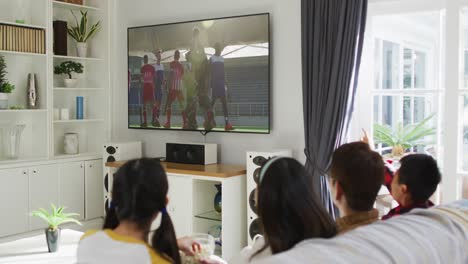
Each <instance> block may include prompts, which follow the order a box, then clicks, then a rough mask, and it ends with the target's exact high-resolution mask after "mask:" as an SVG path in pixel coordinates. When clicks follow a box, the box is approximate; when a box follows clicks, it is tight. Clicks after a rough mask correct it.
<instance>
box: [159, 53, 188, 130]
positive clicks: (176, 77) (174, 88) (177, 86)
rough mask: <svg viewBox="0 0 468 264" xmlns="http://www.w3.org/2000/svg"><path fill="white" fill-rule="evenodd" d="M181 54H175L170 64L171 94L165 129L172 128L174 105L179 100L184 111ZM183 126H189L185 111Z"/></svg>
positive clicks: (168, 98)
mask: <svg viewBox="0 0 468 264" xmlns="http://www.w3.org/2000/svg"><path fill="white" fill-rule="evenodd" d="M179 59H180V52H179V51H178V50H176V51H175V52H174V60H173V61H172V62H171V64H170V68H171V72H170V82H169V87H170V88H169V89H170V90H169V94H168V97H167V103H166V123H165V124H164V127H165V128H171V114H172V103H173V102H174V101H175V100H177V101H178V102H179V107H180V109H184V106H183V104H184V94H183V91H182V78H183V76H184V66H182V64H181V63H180V62H179ZM182 119H183V125H182V127H186V126H187V116H186V114H185V111H182Z"/></svg>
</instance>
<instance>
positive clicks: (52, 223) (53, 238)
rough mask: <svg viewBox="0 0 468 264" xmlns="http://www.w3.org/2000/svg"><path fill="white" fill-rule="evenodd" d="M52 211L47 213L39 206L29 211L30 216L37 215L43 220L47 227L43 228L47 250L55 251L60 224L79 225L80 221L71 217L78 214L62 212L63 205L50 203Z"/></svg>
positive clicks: (58, 238) (57, 245)
mask: <svg viewBox="0 0 468 264" xmlns="http://www.w3.org/2000/svg"><path fill="white" fill-rule="evenodd" d="M51 207H52V212H51V213H49V212H47V210H45V209H43V208H40V209H39V210H37V211H33V212H31V215H32V216H37V217H39V218H41V219H42V220H44V221H45V222H46V223H47V225H48V227H47V228H46V229H45V234H46V239H47V247H48V248H49V252H56V251H57V250H58V247H59V243H60V228H59V226H60V225H61V224H65V223H75V224H78V225H81V223H80V222H79V221H78V220H76V219H74V218H72V216H78V215H79V214H74V213H64V212H63V211H64V210H65V207H63V206H61V207H57V206H55V205H54V204H52V205H51Z"/></svg>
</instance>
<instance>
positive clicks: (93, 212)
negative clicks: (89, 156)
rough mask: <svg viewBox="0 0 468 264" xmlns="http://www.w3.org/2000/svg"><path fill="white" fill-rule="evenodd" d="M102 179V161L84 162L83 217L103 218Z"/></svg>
mask: <svg viewBox="0 0 468 264" xmlns="http://www.w3.org/2000/svg"><path fill="white" fill-rule="evenodd" d="M102 197H104V177H103V175H102V160H90V161H86V162H85V210H86V212H85V217H86V219H94V218H98V217H102V216H104V201H103V199H102Z"/></svg>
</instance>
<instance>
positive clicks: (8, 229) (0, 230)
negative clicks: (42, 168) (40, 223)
mask: <svg viewBox="0 0 468 264" xmlns="http://www.w3.org/2000/svg"><path fill="white" fill-rule="evenodd" d="M0 212H1V214H2V224H0V237H3V236H8V235H13V234H17V233H24V232H27V231H28V228H29V227H28V221H29V219H28V218H29V217H28V213H29V211H28V171H27V170H26V169H11V170H1V171H0Z"/></svg>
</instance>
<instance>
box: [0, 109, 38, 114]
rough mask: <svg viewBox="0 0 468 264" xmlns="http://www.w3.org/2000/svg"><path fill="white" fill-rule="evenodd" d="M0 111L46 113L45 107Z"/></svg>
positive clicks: (4, 111)
mask: <svg viewBox="0 0 468 264" xmlns="http://www.w3.org/2000/svg"><path fill="white" fill-rule="evenodd" d="M0 113H47V109H5V110H0Z"/></svg>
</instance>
